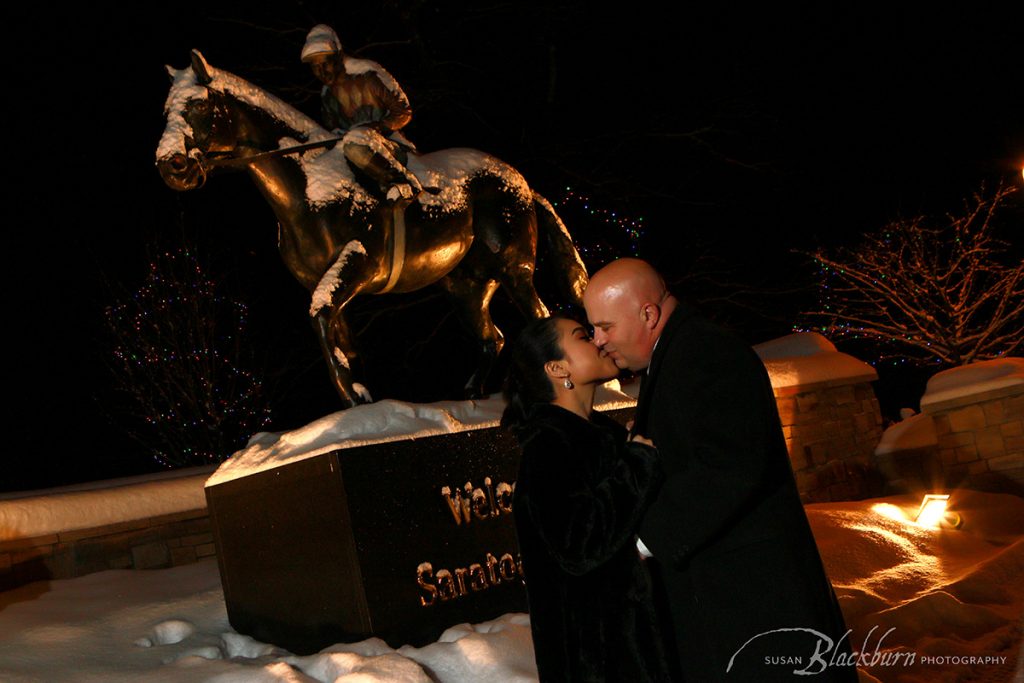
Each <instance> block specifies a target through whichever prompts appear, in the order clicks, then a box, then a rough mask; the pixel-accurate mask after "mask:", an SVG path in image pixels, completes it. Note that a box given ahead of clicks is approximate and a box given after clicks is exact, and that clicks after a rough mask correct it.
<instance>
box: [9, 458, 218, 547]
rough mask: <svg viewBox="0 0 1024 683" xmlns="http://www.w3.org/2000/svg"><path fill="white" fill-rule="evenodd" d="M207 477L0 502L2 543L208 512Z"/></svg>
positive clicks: (135, 484) (163, 480) (204, 474)
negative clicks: (148, 519)
mask: <svg viewBox="0 0 1024 683" xmlns="http://www.w3.org/2000/svg"><path fill="white" fill-rule="evenodd" d="M206 477H207V475H206V473H205V472H204V473H203V474H193V475H191V476H187V477H178V478H174V479H154V480H150V481H143V482H140V483H132V484H125V485H120V486H112V487H110V488H104V489H93V490H85V491H66V492H56V493H54V492H51V493H48V494H45V493H42V492H40V493H39V494H38V495H33V496H29V497H24V498H10V499H7V500H0V541H11V540H15V539H19V538H32V537H36V536H47V535H50V534H56V533H59V532H61V531H70V530H72V529H90V528H93V527H98V526H104V525H107V524H116V523H118V522H126V521H132V520H137V519H145V518H147V517H157V516H159V515H169V514H173V513H176V512H188V511H190V510H203V509H206V495H205V493H204V491H203V482H204V481H205V480H206Z"/></svg>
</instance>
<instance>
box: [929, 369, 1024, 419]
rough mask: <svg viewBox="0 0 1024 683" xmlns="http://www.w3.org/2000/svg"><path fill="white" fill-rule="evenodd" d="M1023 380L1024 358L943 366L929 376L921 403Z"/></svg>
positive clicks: (933, 401) (961, 396)
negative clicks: (944, 368) (940, 369)
mask: <svg viewBox="0 0 1024 683" xmlns="http://www.w3.org/2000/svg"><path fill="white" fill-rule="evenodd" d="M1020 384H1024V358H1014V357H1010V358H997V359H995V360H983V361H979V362H977V363H971V364H970V365H964V366H962V367H959V368H951V369H949V370H943V371H942V372H940V373H938V374H936V375H935V376H934V377H932V378H931V379H930V380H928V386H927V388H926V389H925V392H924V396H923V397H922V398H921V407H922V408H924V406H926V405H930V404H933V403H940V402H942V401H949V400H951V399H954V398H963V397H965V396H973V395H975V394H980V393H984V392H986V391H992V390H993V389H1002V388H1004V387H1011V386H1016V385H1020ZM1022 390H1024V388H1022Z"/></svg>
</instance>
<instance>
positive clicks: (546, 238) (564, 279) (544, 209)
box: [533, 192, 589, 308]
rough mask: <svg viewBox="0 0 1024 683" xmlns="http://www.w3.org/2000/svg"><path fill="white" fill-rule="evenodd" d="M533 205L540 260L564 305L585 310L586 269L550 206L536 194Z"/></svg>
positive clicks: (567, 232) (563, 224)
mask: <svg viewBox="0 0 1024 683" xmlns="http://www.w3.org/2000/svg"><path fill="white" fill-rule="evenodd" d="M533 204H534V208H535V211H536V213H537V250H538V252H540V253H539V254H538V256H539V257H540V260H541V261H542V262H544V263H546V264H548V265H549V268H548V271H549V272H548V274H547V277H548V278H549V279H550V281H551V282H552V283H554V285H555V287H557V290H558V295H559V298H560V299H561V300H562V301H563V302H565V303H566V304H569V305H571V306H579V307H580V308H582V306H583V290H584V289H586V288H587V282H588V281H589V278H588V276H587V267H586V266H585V265H583V259H581V258H580V253H579V252H578V251H576V245H574V244H573V243H572V237H571V236H570V235H569V231H568V230H567V229H566V227H565V223H563V222H562V219H561V218H559V217H558V214H557V213H555V208H554V207H553V206H551V202H549V201H548V200H547V199H544V197H542V196H541V195H540V194H539V193H537V192H534V193H533Z"/></svg>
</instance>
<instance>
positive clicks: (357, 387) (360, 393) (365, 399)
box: [352, 382, 373, 406]
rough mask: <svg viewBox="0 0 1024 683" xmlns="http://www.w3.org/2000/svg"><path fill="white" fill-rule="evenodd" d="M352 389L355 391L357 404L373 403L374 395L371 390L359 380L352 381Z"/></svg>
mask: <svg viewBox="0 0 1024 683" xmlns="http://www.w3.org/2000/svg"><path fill="white" fill-rule="evenodd" d="M352 391H353V392H354V393H355V399H356V405H357V406H358V405H362V404H364V403H373V396H370V390H369V389H367V388H366V387H364V386H363V385H362V384H360V383H359V382H353V383H352Z"/></svg>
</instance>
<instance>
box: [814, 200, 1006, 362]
mask: <svg viewBox="0 0 1024 683" xmlns="http://www.w3.org/2000/svg"><path fill="white" fill-rule="evenodd" d="M1014 191H1015V189H1014V188H1012V187H1004V186H1002V185H1000V186H999V187H997V188H996V190H995V191H994V192H992V193H991V194H987V193H986V192H985V190H984V188H982V189H981V190H980V191H979V192H977V193H975V194H974V195H973V197H972V198H971V199H970V200H967V201H965V203H964V211H963V213H962V214H961V215H947V216H946V219H945V221H944V222H942V223H941V224H940V225H939V226H938V227H932V224H931V221H929V220H927V219H926V218H925V217H918V218H914V219H910V220H898V221H895V222H893V223H890V224H889V225H887V226H886V227H885V228H884V229H883V230H881V231H879V232H875V233H870V234H866V235H865V236H864V241H863V242H862V243H861V244H860V245H859V246H858V247H857V248H855V249H848V248H840V249H838V250H835V252H834V253H829V252H828V251H826V250H825V249H819V250H817V251H816V252H813V253H809V254H807V255H808V256H812V257H813V258H814V259H815V261H816V262H817V264H818V266H819V267H820V272H821V276H822V283H821V289H820V296H819V302H818V308H817V309H816V310H812V311H808V312H806V313H805V315H806V316H807V317H808V319H809V320H811V321H814V324H813V327H814V329H816V330H820V331H821V332H822V333H823V334H825V335H826V336H829V337H831V338H833V339H834V340H844V339H846V340H848V339H860V340H863V341H866V342H868V343H870V344H872V345H873V346H875V347H877V348H878V349H879V350H880V352H881V357H880V360H887V359H893V358H904V359H907V360H910V361H912V362H916V363H921V364H924V363H928V364H936V363H937V364H940V365H948V366H955V365H964V364H966V363H970V362H973V361H978V360H985V359H991V358H995V357H998V356H1004V355H1012V354H1015V353H1019V352H1020V350H1021V344H1022V339H1024V315H1022V314H1024V260H1021V259H1020V258H1019V257H1014V256H1013V255H1012V253H1011V251H1010V249H1009V245H1008V244H1007V243H1006V242H1004V241H1002V240H1000V239H997V238H996V237H995V234H994V227H995V226H994V217H995V214H996V212H997V210H998V209H999V208H1000V207H1001V206H1003V205H1004V204H1006V203H1007V200H1008V199H1009V197H1010V196H1011V195H1012V194H1013V193H1014Z"/></svg>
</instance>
